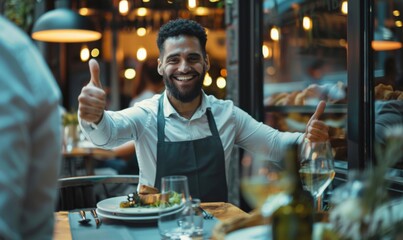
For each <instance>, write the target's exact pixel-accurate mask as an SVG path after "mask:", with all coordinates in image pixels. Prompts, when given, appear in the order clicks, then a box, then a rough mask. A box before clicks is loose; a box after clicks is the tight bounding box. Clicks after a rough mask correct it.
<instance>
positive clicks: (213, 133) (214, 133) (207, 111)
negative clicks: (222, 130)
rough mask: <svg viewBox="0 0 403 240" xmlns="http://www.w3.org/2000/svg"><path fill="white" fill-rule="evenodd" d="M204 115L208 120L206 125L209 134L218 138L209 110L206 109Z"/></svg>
mask: <svg viewBox="0 0 403 240" xmlns="http://www.w3.org/2000/svg"><path fill="white" fill-rule="evenodd" d="M206 114H207V120H208V125H209V127H210V131H211V134H212V135H213V136H219V135H218V130H217V125H216V124H215V121H214V117H213V114H212V113H211V109H210V108H207V109H206Z"/></svg>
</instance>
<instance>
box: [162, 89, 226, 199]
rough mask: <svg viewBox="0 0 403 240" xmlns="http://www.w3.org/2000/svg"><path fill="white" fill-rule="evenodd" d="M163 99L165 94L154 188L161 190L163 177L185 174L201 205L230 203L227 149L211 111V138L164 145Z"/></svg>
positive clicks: (194, 195) (191, 190)
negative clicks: (225, 149)
mask: <svg viewBox="0 0 403 240" xmlns="http://www.w3.org/2000/svg"><path fill="white" fill-rule="evenodd" d="M163 99H164V95H161V97H160V99H159V104H158V116H157V124H158V125H157V127H158V128H157V130H158V144H157V173H156V177H155V186H156V187H157V188H160V185H161V178H162V177H164V176H170V175H185V176H187V177H188V183H189V191H190V194H191V196H192V197H193V198H200V199H201V201H202V202H227V200H228V196H227V181H226V177H225V175H226V174H225V158H224V150H223V147H222V144H221V139H220V136H219V135H218V131H217V126H216V124H215V121H214V118H213V114H212V113H211V110H210V108H208V109H207V111H206V114H207V119H208V123H209V127H210V131H211V133H212V136H209V137H206V138H203V139H197V140H192V141H181V142H165V137H164V136H165V118H164V112H163Z"/></svg>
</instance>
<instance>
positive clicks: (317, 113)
mask: <svg viewBox="0 0 403 240" xmlns="http://www.w3.org/2000/svg"><path fill="white" fill-rule="evenodd" d="M325 108H326V102H325V101H320V102H319V104H318V106H316V110H315V113H314V114H313V115H312V117H311V119H310V120H309V121H312V120H318V119H319V118H320V116H321V115H322V114H323V113H324V112H325Z"/></svg>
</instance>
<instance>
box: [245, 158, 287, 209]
mask: <svg viewBox="0 0 403 240" xmlns="http://www.w3.org/2000/svg"><path fill="white" fill-rule="evenodd" d="M282 163H283V162H282V161H273V160H269V159H268V158H267V157H265V156H261V155H253V156H252V155H249V154H245V156H244V157H243V159H242V176H241V189H242V195H243V196H244V198H245V201H246V202H247V203H248V204H249V206H250V207H251V208H261V212H262V215H263V216H264V217H269V216H270V215H271V214H272V213H273V212H274V211H275V210H276V209H277V208H278V207H279V206H280V205H282V204H285V202H284V201H288V197H287V194H286V191H287V190H289V189H290V186H291V184H292V183H291V181H290V179H289V178H288V177H287V172H286V171H285V169H284V166H283V165H282Z"/></svg>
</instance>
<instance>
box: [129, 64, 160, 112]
mask: <svg viewBox="0 0 403 240" xmlns="http://www.w3.org/2000/svg"><path fill="white" fill-rule="evenodd" d="M157 66H158V62H157V59H147V60H146V61H145V62H144V63H143V65H142V67H141V71H140V81H139V83H138V85H136V86H135V88H134V91H133V98H132V100H131V101H130V107H132V106H133V105H134V104H135V103H136V102H140V101H142V100H144V99H147V98H151V97H152V96H154V94H156V93H161V92H162V91H164V88H165V85H164V82H163V81H162V76H161V75H159V74H158V71H157Z"/></svg>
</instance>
